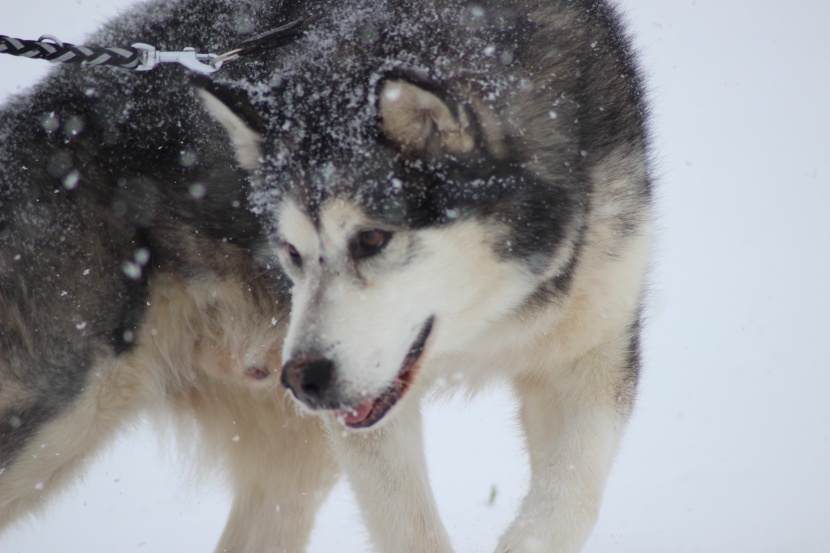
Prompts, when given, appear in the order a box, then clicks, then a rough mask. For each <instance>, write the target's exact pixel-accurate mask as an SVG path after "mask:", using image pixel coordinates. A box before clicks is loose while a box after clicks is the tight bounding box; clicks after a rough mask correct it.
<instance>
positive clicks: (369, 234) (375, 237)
mask: <svg viewBox="0 0 830 553" xmlns="http://www.w3.org/2000/svg"><path fill="white" fill-rule="evenodd" d="M390 238H392V233H391V232H387V231H385V230H378V229H373V230H364V231H362V232H360V233H358V235H357V238H356V240H355V242H354V247H353V252H352V253H353V254H354V256H355V257H356V258H358V259H361V258H364V257H369V256H372V255H375V254H376V253H379V252H380V251H381V250H382V249H383V247H384V246H386V244H388V243H389V239H390Z"/></svg>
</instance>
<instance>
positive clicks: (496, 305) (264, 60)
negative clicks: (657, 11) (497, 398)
mask: <svg viewBox="0 0 830 553" xmlns="http://www.w3.org/2000/svg"><path fill="white" fill-rule="evenodd" d="M206 5H208V6H207V8H209V9H206ZM210 10H213V11H212V12H211V11H210ZM197 13H201V14H212V15H211V16H210V17H209V18H208V17H202V18H196V19H197V21H193V20H188V19H187V18H188V17H191V16H192V14H197ZM216 13H221V14H222V15H221V16H220V17H217V16H216ZM297 17H303V18H306V20H307V21H309V22H310V23H309V24H308V26H307V28H306V31H305V33H304V35H303V36H302V37H300V38H298V39H297V40H296V41H295V42H293V43H292V44H290V45H288V46H285V47H284V48H282V49H281V50H279V51H278V52H272V53H268V54H265V55H263V56H261V57H260V58H259V59H257V60H256V61H254V62H249V63H246V64H240V65H237V66H236V67H231V68H230V69H229V70H228V71H227V72H224V70H223V74H219V76H218V77H216V78H214V79H212V80H208V79H199V80H197V81H196V82H195V85H196V89H195V90H196V91H195V93H194V91H193V89H191V88H189V87H188V86H186V84H185V82H184V80H185V77H182V76H181V75H180V73H181V72H179V73H176V71H177V70H176V69H172V68H171V69H168V70H167V71H166V72H160V73H159V74H157V75H153V76H152V77H149V76H135V75H132V74H129V75H127V74H123V73H118V74H116V73H115V72H114V71H106V70H101V69H98V70H92V69H82V70H74V71H73V70H66V69H64V70H59V71H57V72H56V73H55V74H54V75H53V76H52V77H51V78H50V79H49V80H47V81H46V83H44V84H43V85H42V86H41V87H40V88H38V89H36V90H35V92H34V93H32V94H31V95H30V96H29V97H26V98H21V99H18V100H17V101H16V102H15V103H12V104H11V105H10V106H8V107H7V108H6V110H5V112H4V113H3V123H2V127H0V134H2V137H3V140H2V143H3V147H2V148H3V149H2V152H0V161H1V162H2V170H1V171H2V172H1V173H0V177H2V189H1V190H2V193H1V194H2V195H0V202H2V211H0V213H2V215H0V225H2V227H0V282H2V287H1V288H0V340H1V341H0V347H2V349H0V376H2V381H0V382H2V384H1V385H2V388H0V466H2V467H3V468H2V469H0V470H2V471H3V473H2V474H0V526H2V525H3V524H6V523H8V522H9V521H11V520H12V519H13V518H15V517H16V516H18V515H19V514H21V513H24V512H27V511H29V510H31V509H33V508H35V507H37V506H38V505H39V504H40V503H42V501H43V500H44V498H45V497H46V496H47V495H49V494H50V492H51V491H52V490H53V489H54V488H56V487H57V486H58V485H59V484H60V483H61V482H63V481H66V480H67V479H68V478H69V477H70V476H71V475H72V474H73V473H74V470H76V469H77V468H78V466H79V465H80V464H81V462H82V461H83V460H84V459H85V458H86V457H87V456H88V455H90V454H91V453H92V452H93V451H94V449H95V448H96V446H98V445H99V444H100V443H101V442H102V441H103V440H104V439H106V438H109V437H110V436H112V435H113V434H114V433H115V432H117V431H118V430H119V429H120V428H121V427H123V425H124V424H125V421H128V420H130V418H131V417H134V416H136V414H138V413H141V412H143V411H147V410H150V411H158V410H159V409H161V408H163V407H164V406H167V407H169V408H170V409H171V410H172V411H173V412H174V413H175V414H177V415H179V418H180V419H182V420H185V421H193V422H194V423H195V424H196V425H197V426H198V428H199V429H200V435H201V436H203V437H204V443H205V445H204V447H206V448H209V451H210V454H211V455H213V456H215V457H217V458H219V459H221V460H222V461H224V462H225V463H226V465H227V467H228V472H229V474H230V476H231V480H232V484H233V486H234V490H235V493H236V496H235V501H234V507H233V510H232V513H231V518H230V520H229V522H228V525H227V527H226V529H225V533H224V534H223V536H222V540H221V543H220V544H219V546H218V549H217V551H265V550H272V549H273V548H277V550H284V551H301V550H302V549H303V548H304V544H305V542H306V541H307V536H308V532H309V529H310V527H311V525H312V523H313V517H314V512H315V510H316V507H317V506H318V505H319V503H320V502H321V501H322V499H323V498H324V497H325V495H326V493H327V491H328V490H329V488H330V487H331V485H332V483H333V482H334V480H335V478H336V474H337V470H336V468H335V465H334V463H333V461H332V457H331V454H330V452H329V448H328V447H327V445H326V439H325V438H326V437H327V438H328V442H329V444H330V445H331V451H332V452H333V453H334V457H335V458H336V459H337V461H338V464H339V466H340V467H342V469H343V470H344V472H345V474H346V475H347V477H348V479H349V481H350V483H351V485H352V487H353V489H354V491H355V494H356V496H357V498H358V501H359V503H360V507H361V510H362V512H363V514H364V516H365V518H366V521H367V524H368V526H369V528H370V531H371V533H372V536H373V539H374V540H375V542H376V544H377V547H378V549H379V550H380V551H382V552H384V553H393V552H394V553H404V552H407V553H424V552H427V551H428V552H430V553H449V552H450V551H452V549H451V546H450V542H449V539H448V536H447V534H446V531H445V530H444V528H443V526H442V524H441V521H440V519H439V516H438V512H437V509H436V507H435V502H434V499H433V496H432V492H431V490H430V487H429V483H428V481H427V472H426V466H425V459H424V453H423V449H422V438H421V420H420V401H421V398H422V397H423V396H424V395H425V394H426V393H427V392H428V391H430V390H432V389H434V388H436V387H442V386H447V383H448V382H455V381H460V382H462V383H464V384H466V385H468V386H470V387H472V388H473V389H475V388H478V387H480V386H483V385H484V384H485V383H487V382H488V381H492V380H493V379H500V380H501V381H503V382H504V383H505V384H506V385H510V386H512V387H513V389H514V390H515V393H516V396H517V398H518V399H519V402H520V407H519V412H520V419H521V422H522V427H523V430H524V433H525V437H526V440H527V450H528V453H529V458H530V465H531V482H530V487H529V492H528V495H527V497H526V498H525V500H524V502H523V504H522V506H521V509H520V513H519V514H518V516H517V518H516V520H515V522H514V523H513V524H512V525H511V526H510V527H509V528H508V529H507V531H506V532H505V533H504V535H503V536H502V538H501V540H500V543H499V544H498V547H497V551H498V552H499V553H505V552H511V553H529V552H546V553H554V552H556V553H564V552H576V551H579V550H580V548H581V547H582V545H583V543H584V542H585V540H586V539H587V537H588V535H589V533H590V530H591V528H592V527H593V524H594V522H595V519H596V516H597V511H598V509H599V505H600V501H601V496H602V490H603V487H604V483H605V479H606V476H607V473H608V470H609V467H610V464H611V462H612V459H613V456H614V453H615V451H616V449H617V446H618V443H619V439H620V436H621V433H622V431H623V428H624V426H625V423H626V420H627V418H628V416H629V414H630V411H631V407H632V402H633V398H634V394H635V388H636V383H637V375H638V364H639V361H638V356H639V352H638V349H639V348H638V335H639V317H640V312H641V302H642V288H643V279H644V273H645V269H646V266H647V262H648V251H649V242H650V229H651V200H650V184H649V166H648V161H649V157H648V149H647V146H648V140H647V133H646V121H645V119H646V117H645V115H646V114H645V108H644V104H643V100H642V89H641V85H640V80H639V77H638V75H637V71H636V68H635V65H634V62H633V58H632V54H631V51H630V46H629V45H628V41H627V38H626V36H625V34H624V32H623V31H622V30H621V28H620V23H619V20H618V18H617V16H616V14H615V11H614V10H613V9H612V8H611V7H609V6H608V5H607V4H606V3H605V2H601V1H598V0H574V1H567V2H566V1H560V0H549V1H542V0H534V1H531V0H518V1H514V2H498V1H496V0H476V1H473V2H469V1H462V0H337V1H334V0H332V1H321V2H305V3H300V2H297V3H296V4H295V3H285V4H282V5H280V6H273V5H271V6H261V5H259V4H258V3H253V2H252V3H230V2H228V3H225V2H221V1H220V0H216V1H214V2H205V1H204V0H190V1H186V2H184V3H182V4H177V5H174V6H167V5H164V6H163V7H159V9H158V10H156V11H154V12H153V15H152V16H144V17H143V18H137V19H138V21H135V20H134V19H136V18H130V17H128V18H126V19H124V20H122V21H120V22H116V23H115V24H114V25H112V26H110V27H109V28H108V29H107V30H106V31H104V32H103V33H101V34H100V35H98V36H97V37H96V38H97V40H99V41H104V40H107V41H109V42H110V43H112V41H113V40H114V39H119V40H124V39H125V38H127V37H129V39H134V40H135V41H138V40H142V41H146V42H150V41H151V40H155V41H156V43H164V42H167V43H171V44H172V43H174V42H175V43H176V44H182V43H184V42H187V44H191V42H192V43H193V45H196V46H198V47H200V48H202V49H203V50H207V49H211V50H217V49H219V50H221V49H222V48H224V47H226V46H230V45H232V44H233V42H234V41H235V40H238V39H239V38H240V36H239V35H240V34H241V33H243V32H248V33H249V34H252V33H253V32H258V31H261V30H264V29H266V28H268V26H276V25H278V24H280V23H282V22H285V21H288V20H291V19H294V18H297ZM173 23H175V25H174V24H173ZM136 33H144V34H143V35H141V36H139V35H138V34H136ZM162 46H163V44H162ZM197 95H198V97H199V98H200V99H201V101H202V103H203V104H204V106H205V107H206V111H207V112H208V113H210V115H212V116H213V118H214V119H215V120H216V121H217V122H218V124H216V123H213V122H211V121H209V120H207V119H206V117H207V115H206V114H204V113H202V112H200V111H199V110H198V106H195V104H196V100H195V97H196V96H197ZM220 125H221V127H224V129H225V131H226V132H227V137H225V136H224V135H223V134H222V131H221V127H220ZM228 137H229V138H228ZM231 147H232V148H231ZM231 150H232V151H231ZM231 158H235V159H231ZM289 310H290V311H289ZM280 366H281V369H280ZM457 375H462V376H463V377H462V378H455V377H456V376H457ZM450 377H453V378H450ZM277 380H279V381H280V383H281V384H282V386H284V388H282V387H278V385H277V382H276V381H277ZM285 389H287V390H288V391H287V392H286V391H285ZM289 396H293V398H294V399H290V397H289ZM294 400H296V401H294ZM276 504H279V505H280V506H281V512H280V513H279V516H277V513H275V509H274V505H276Z"/></svg>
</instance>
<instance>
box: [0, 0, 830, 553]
mask: <svg viewBox="0 0 830 553" xmlns="http://www.w3.org/2000/svg"><path fill="white" fill-rule="evenodd" d="M127 3H128V2H127V1H126V0H118V1H113V0H107V1H106V2H104V0H72V1H70V2H67V1H66V0H41V1H40V2H37V9H36V10H35V9H33V7H32V6H33V5H32V4H31V3H29V4H14V5H13V4H12V3H11V2H9V1H7V0H4V1H3V3H2V5H0V34H8V35H11V36H17V37H21V38H37V37H38V36H39V35H40V34H43V33H51V34H55V35H58V36H60V37H61V38H62V39H63V40H66V41H69V42H75V43H80V41H81V40H82V38H83V36H84V35H85V33H87V32H88V31H89V30H91V29H93V28H95V27H96V26H97V25H99V24H100V23H101V22H102V21H103V20H105V19H106V18H107V17H109V16H111V15H112V14H114V13H116V11H117V9H118V8H119V6H123V5H126V4H127ZM625 6H626V9H627V11H628V13H629V19H630V22H631V24H632V28H633V29H634V30H635V31H636V33H637V44H638V46H639V48H640V49H641V50H642V53H643V61H644V65H645V68H646V71H647V73H648V77H649V85H650V88H651V90H652V93H653V94H652V95H653V99H654V128H655V131H656V141H655V145H656V146H657V149H658V152H659V156H660V183H659V185H660V198H659V213H660V221H659V225H660V229H661V232H660V239H659V243H658V249H657V254H656V256H655V260H654V272H653V276H652V283H653V284H652V290H653V292H652V299H651V309H650V313H649V323H648V327H647V331H646V346H645V361H646V371H645V375H644V378H643V385H642V391H641V396H640V401H639V404H638V408H637V412H636V415H635V417H634V420H633V422H632V424H631V427H630V430H629V432H628V434H627V437H626V440H625V442H624V444H623V448H622V452H621V454H620V456H619V458H618V460H617V463H616V466H615V469H614V471H613V473H612V477H611V482H610V484H609V488H608V492H607V495H606V500H605V504H604V507H603V511H602V515H601V519H600V521H599V524H598V525H597V528H596V531H595V533H594V536H593V538H592V539H591V541H590V543H589V545H588V547H587V549H586V553H599V552H611V551H614V552H619V553H693V552H721V551H729V552H730V553H791V552H799V553H826V552H827V551H830V524H829V523H828V522H830V469H828V467H830V400H828V398H830V293H828V291H827V289H826V288H827V287H828V285H829V284H830V217H828V215H827V213H828V206H830V186H828V185H830V77H828V74H827V68H828V63H830V61H829V60H830V33H828V30H827V23H828V22H829V21H830V3H827V2H817V1H808V0H795V1H794V2H790V3H787V4H786V5H785V4H783V3H773V2H754V1H751V0H729V1H728V2H721V1H718V0H679V1H676V2H665V1H663V0H627V1H626V2H625ZM183 46H184V45H183ZM45 69H46V64H45V62H39V61H31V60H17V59H12V58H10V57H9V56H0V99H2V98H5V97H6V96H7V95H8V94H9V93H12V92H15V91H19V90H21V89H22V88H23V87H25V86H27V85H28V84H30V83H31V82H32V81H33V80H34V79H36V78H38V77H39V76H40V75H41V74H42V72H43V71H44V70H45ZM514 429H515V424H514V422H513V418H512V408H511V406H510V402H509V398H508V397H506V396H504V395H502V394H498V393H494V394H492V395H486V396H480V397H478V398H477V399H476V400H475V401H473V402H472V403H470V404H467V403H466V402H464V401H461V400H459V401H452V402H449V403H447V404H443V405H436V406H433V407H431V408H430V409H429V411H428V417H427V432H428V442H427V446H428V456H429V462H430V470H431V475H432V478H433V482H434V486H435V489H436V493H437V496H438V501H439V504H440V507H441V510H442V514H443V515H444V518H445V521H446V524H447V527H448V530H449V532H450V534H451V536H452V539H453V541H454V543H455V546H456V549H457V551H458V553H473V552H476V553H481V552H486V551H490V550H491V549H493V548H494V546H495V543H496V540H497V537H498V535H499V532H500V531H501V530H502V529H503V528H504V527H505V526H506V524H507V522H508V521H509V520H510V518H511V516H512V514H513V510H514V509H515V507H516V504H517V502H518V500H519V499H520V497H521V495H522V493H523V487H524V486H525V485H526V484H525V478H526V476H527V471H526V469H525V466H524V460H523V457H522V453H521V442H520V441H519V440H518V439H517V438H516V436H515V432H514ZM165 451H166V452H165ZM171 451H173V447H172V446H171V444H170V443H168V442H162V444H161V446H159V443H158V440H156V439H155V438H153V437H152V436H151V434H150V431H149V429H148V428H146V427H142V428H139V429H137V431H136V432H135V433H132V434H130V435H128V436H124V437H123V438H122V439H121V440H120V441H119V442H118V444H116V446H115V447H114V448H113V449H112V450H111V451H109V452H108V453H107V454H106V455H104V456H103V457H102V458H101V459H100V460H99V461H98V462H97V463H95V464H94V465H92V466H91V467H90V471H89V473H88V474H87V476H86V477H85V478H84V480H83V482H82V484H80V485H78V486H77V487H75V488H74V489H72V490H70V491H69V492H68V493H67V494H65V495H64V496H63V499H62V501H60V502H58V503H57V504H55V505H53V506H52V507H51V508H50V509H49V510H48V512H47V513H46V514H45V515H44V516H42V517H39V518H37V519H34V520H31V521H29V522H25V523H23V524H21V525H19V526H18V527H16V528H15V529H14V530H12V531H11V532H10V533H8V534H7V535H5V536H4V537H2V538H0V551H2V552H3V553H53V552H55V551H68V550H72V551H89V552H90V553H104V552H115V553H126V552H132V551H136V552H139V551H152V552H154V553H155V552H158V553H168V552H169V553H179V552H181V551H187V552H191V551H193V552H199V551H211V550H212V546H213V544H214V543H215V540H216V538H217V536H218V535H219V533H220V531H221V528H222V525H223V521H224V517H225V516H226V514H227V511H228V505H227V496H226V493H225V492H224V491H223V490H222V489H221V486H219V485H218V484H216V482H215V481H214V480H211V479H210V478H208V479H205V480H203V481H201V482H198V484H199V485H192V483H193V480H192V479H191V478H190V477H189V476H188V473H187V470H186V468H183V465H182V464H180V463H178V462H177V459H176V458H175V455H176V454H175V453H172V452H171ZM492 486H495V487H496V490H497V494H496V498H495V502H494V504H493V505H489V504H488V498H489V496H490V492H491V487H492ZM368 549H369V546H368V545H367V542H366V533H365V530H364V529H363V527H362V526H361V524H360V522H359V518H358V515H357V511H356V508H355V505H354V501H353V499H352V497H351V496H350V495H349V492H348V490H347V489H346V487H345V486H342V485H341V486H340V487H338V488H337V489H336V491H335V493H334V494H333V495H332V497H331V499H330V500H329V501H328V502H327V504H326V506H325V508H324V511H323V512H322V514H321V516H320V517H319V522H318V528H317V530H316V531H315V534H314V537H313V543H312V546H311V551H312V553H330V552H331V551H341V552H344V553H352V552H357V551H366V550H368Z"/></svg>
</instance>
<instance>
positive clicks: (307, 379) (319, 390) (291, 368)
mask: <svg viewBox="0 0 830 553" xmlns="http://www.w3.org/2000/svg"><path fill="white" fill-rule="evenodd" d="M280 382H282V384H283V386H285V387H286V388H288V389H289V390H291V391H292V392H293V393H294V396H295V397H296V398H297V399H299V400H300V401H302V402H303V403H305V404H306V405H308V406H309V407H311V408H314V409H318V408H322V407H325V406H327V404H329V403H330V402H331V401H330V395H331V394H330V392H331V388H332V383H333V382H334V362H332V361H331V359H326V358H325V357H306V358H300V359H296V358H295V359H290V360H289V361H288V362H287V363H286V364H285V366H284V367H283V368H282V376H281V377H280Z"/></svg>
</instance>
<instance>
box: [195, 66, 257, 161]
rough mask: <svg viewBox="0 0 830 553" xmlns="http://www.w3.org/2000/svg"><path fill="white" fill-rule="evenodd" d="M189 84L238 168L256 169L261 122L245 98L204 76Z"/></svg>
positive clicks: (238, 91) (239, 93)
mask: <svg viewBox="0 0 830 553" xmlns="http://www.w3.org/2000/svg"><path fill="white" fill-rule="evenodd" d="M191 82H192V84H193V85H194V86H195V88H196V93H197V94H198V95H199V97H200V98H201V99H202V104H203V105H204V106H205V109H206V110H207V112H208V113H209V114H210V115H212V116H213V118H214V119H216V121H217V122H219V123H220V124H221V125H222V126H223V127H225V130H226V131H227V132H228V135H229V136H230V139H231V143H232V144H233V146H234V149H235V150H236V159H237V161H239V165H240V166H241V167H242V168H243V169H248V170H253V169H256V168H257V166H258V165H259V158H260V156H261V151H260V147H259V144H260V142H262V129H263V128H264V121H263V119H262V117H261V116H260V115H259V113H258V112H257V111H256V110H255V109H254V108H253V106H251V104H250V103H249V102H248V98H247V96H246V95H245V94H244V93H243V92H242V91H240V90H238V89H235V88H231V87H227V86H222V85H220V84H218V83H216V82H214V81H211V80H210V79H207V78H204V77H196V78H193V79H192V80H191Z"/></svg>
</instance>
